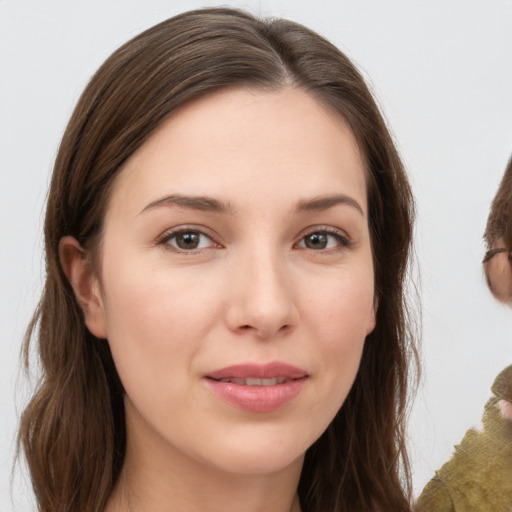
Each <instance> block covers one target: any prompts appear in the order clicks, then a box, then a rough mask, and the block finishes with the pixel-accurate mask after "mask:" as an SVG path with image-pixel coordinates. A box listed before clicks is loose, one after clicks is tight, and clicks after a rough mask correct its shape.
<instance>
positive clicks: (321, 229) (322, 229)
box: [295, 225, 354, 253]
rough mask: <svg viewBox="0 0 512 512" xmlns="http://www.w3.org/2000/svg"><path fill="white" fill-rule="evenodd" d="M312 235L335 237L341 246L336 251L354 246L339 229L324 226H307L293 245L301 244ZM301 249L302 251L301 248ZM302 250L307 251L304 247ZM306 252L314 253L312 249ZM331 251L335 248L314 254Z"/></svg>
mask: <svg viewBox="0 0 512 512" xmlns="http://www.w3.org/2000/svg"><path fill="white" fill-rule="evenodd" d="M314 233H322V234H327V235H332V236H334V237H336V238H337V239H338V241H339V243H340V246H341V247H340V248H338V249H347V248H350V247H352V246H353V245H354V241H353V240H352V239H351V238H350V236H349V235H348V234H347V232H346V231H344V230H342V229H339V228H335V227H333V226H325V225H316V226H309V227H308V228H306V229H304V230H303V231H302V232H301V233H300V234H299V236H298V239H297V242H296V243H295V245H298V244H299V243H300V242H302V241H303V240H304V238H306V237H307V236H309V235H312V234H314ZM301 249H303V248H302V247H301ZM304 249H308V248H307V247H306V248H304ZM308 250H312V251H314V249H308ZM333 250H336V248H334V249H333V248H331V249H319V250H317V251H315V252H319V253H321V252H324V253H325V252H329V251H333Z"/></svg>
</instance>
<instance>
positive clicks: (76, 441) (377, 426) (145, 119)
mask: <svg viewBox="0 0 512 512" xmlns="http://www.w3.org/2000/svg"><path fill="white" fill-rule="evenodd" d="M285 86H292V87H297V88H300V89H302V90H304V91H306V92H307V93H309V94H311V95H312V96H313V97H315V98H316V99H317V100H318V101H319V102H321V103H322V104H324V105H326V106H328V108H330V109H332V110H333V111H335V112H337V113H338V114H339V115H340V116H341V117H342V118H343V119H344V120H345V121H346V122H347V123H348V124H349V126H350V127H351V129H352V131H353V132H354V134H355V136H356V138H357V140H358V143H359V146H360V148H361V151H362V154H363V155H364V156H365V160H366V166H367V187H368V209H369V223H370V234H371V240H372V247H373V252H374V267H375V283H376V285H375V286H376V290H375V293H376V299H377V300H378V310H377V323H376V328H375V330H374V331H373V332H372V334H370V335H369V336H368V337H367V340H366V343H365V347H364V351H363V356H362V361H361V366H360V370H359V373H358V375H357V378H356V381H355V383H354V385H353V388H352V390H351V391H350V394H349V396H348V398H347V400H346V402H345V403H344V405H343V407H342V408H341V410H340V411H339V413H338V414H337V416H336V417H335V419H334V420H333V422H332V423H331V425H330V426H329V427H328V429H327V430H326V432H325V433H324V434H323V435H322V436H321V437H320V439H318V440H317V441H316V442H315V444H314V445H313V446H312V447H311V448H310V449H309V450H308V451H307V454H306V458H305V463H304V467H303V471H302V475H301V479H300V483H299V489H298V492H299V497H300V501H301V505H302V509H303V511H304V512H341V511H346V510H351V511H363V510H364V511H377V510H382V511H390V510H392V511H394V512H399V511H405V510H409V508H410V505H409V503H410V473H409V466H408V460H407V452H406V446H405V437H404V436H405V432H404V429H405V425H404V415H405V411H406V405H407V387H408V380H409V376H410V373H409V372H408V369H409V363H410V362H411V361H414V362H415V363H417V358H416V351H415V348H414V343H413V336H412V335H411V329H410V325H411V323H410V322H409V321H408V310H407V302H406V300H405V295H404V283H405V281H404V280H405V277H406V273H407V269H408V261H409V260H408V259H409V254H410V242H411V232H412V220H413V199H412V195H411V191H410V187H409V183H408V181H407V178H406V175H405V172H404V169H403V165H402V163H401V161H400V158H399V155H398V153H397V151H396V148H395V146H394V144H393V141H392V138H391V136H390V134H389V132H388V130H387V128H386V125H385V122H384V120H383V119H382V116H381V114H380V112H379V110H378V108H377V106H376V104H375V101H374V99H373V98H372V95H371V93H370V92H369V90H368V88H367V86H366V85H365V83H364V80H363V78H362V77H361V75H360V74H359V72H358V71H357V70H356V69H355V67H354V65H353V64H352V63H351V62H350V61H349V60H348V58H347V57H346V56H345V55H343V54H342V53H341V52H340V51H339V50H338V49H337V48H335V47H334V46H333V45H332V44H330V43H329V42H328V41H326V40H325V39H323V38H322V37H320V36H319V35H317V34H316V33H314V32H312V31H311V30H308V29H307V28H305V27H303V26H301V25H298V24H296V23H293V22H290V21H286V20H282V19H269V20H262V19H257V18H254V17H253V16H251V15H249V14H247V13H245V12H242V11H238V10H233V9H223V8H217V9H203V10H198V11H191V12H188V13H184V14H181V15H178V16H176V17H174V18H171V19H169V20H167V21H164V22H163V23H160V24H159V25H156V26H154V27H152V28H151V29H149V30H147V31H145V32H144V33H142V34H140V35H139V36H137V37H135V38H134V39H133V40H131V41H129V42H128V43H126V44H125V45H124V46H122V47H121V48H119V49H118V50H117V51H116V52H115V53H114V54H113V55H112V56H110V57H109V58H108V59H107V61H106V62H105V63H104V64H103V65H102V66H101V68H100V69H99V70H98V71H97V72H96V74H95V75H94V76H93V78H92V79H91V81H90V83H89V84H88V86H87V87H86V89H85V91H84V93H83V94H82V96H81V98H80V100H79V102H78V104H77V106H76V108H75V111H74V113H73V115H72V117H71V119H70V121H69V124H68V126H67V128H66V131H65V133H64V136H63V139H62V143H61V145H60V148H59V152H58V155H57V159H56V162H55V167H54V171H53V177H52V182H51V188H50V193H49V198H48V205H47V211H46V220H45V228H44V235H45V250H46V283H45V287H44V291H43V295H42V298H41V302H40V304H39V306H38V308H37V310H36V312H35V314H34V317H33V320H32V322H31V324H30V326H29V328H28V331H27V335H26V339H25V345H24V349H25V362H26V364H27V365H28V353H29V345H30V342H31V340H32V339H34V341H36V340H37V343H38V349H39V355H40V362H41V369H42V376H41V380H40V383H39V386H38V389H37V390H36V392H35V394H34V396H33V398H32V400H31V401H30V403H29V404H28V406H27V408H26V409H25V411H24V413H23V416H22V420H21V426H20V431H19V439H20V444H21V446H22V448H23V450H24V453H25V456H26V458H27V461H28V465H29V469H30V473H31V478H32V484H33V488H34V491H35V494H36V499H37V503H38V505H39V510H40V511H41V512H69V511H70V510H73V511H74V512H90V511H91V510H95V511H101V510H103V509H104V507H105V504H106V501H107V498H108V496H109V494H110V493H111V491H112V488H113V486H114V484H115V482H116V480H117V478H118V477H119V474H120V471H121V468H122V465H123V458H124V454H125V446H126V432H125V418H124V405H123V388H122V385H121V382H120V380H119V377H118V375H117V372H116V369H115V366H114V363H113V361H112V357H111V354H110V350H109V348H108V343H106V342H105V340H99V339H97V338H95V337H94V336H93V335H92V334H91V333H90V332H89V331H88V330H87V329H86V327H85V324H84V319H83V314H82V311H81V308H80V306H79V304H78V303H77V301H76V299H75V297H74V294H73V292H72V289H71V287H70V285H69V283H68V281H67V279H66V277H65V276H64V273H63V271H62V268H61V266H60V263H59V253H58V244H59V240H60V239H61V238H62V237H63V236H66V235H72V236H74V237H75V238H76V239H77V240H78V241H79V242H80V243H81V244H82V246H83V247H85V248H86V249H87V250H88V251H92V252H93V253H94V250H95V249H97V247H98V241H99V239H100V238H101V230H102V221H103V218H104V216H105V211H106V207H107V202H108V198H109V194H110V190H111V188H112V184H113V181H114V179H115V177H116V175H117V173H118V172H119V170H120V169H122V166H123V163H124V162H126V160H127V159H128V158H129V157H130V155H132V154H133V153H134V151H136V150H137V148H139V147H140V146H141V145H142V144H143V142H144V141H145V140H147V138H148V137H149V136H150V135H151V134H152V133H153V131H154V130H155V129H156V128H157V127H158V126H159V125H160V124H161V123H162V121H163V120H165V119H166V118H168V117H169V116H170V115H172V113H173V112H174V111H176V109H177V108H178V107H180V106H182V105H184V104H185V103H186V102H188V101H191V100H193V99H195V98H198V97H199V96H201V95H204V94H208V93H210V92H212V91H215V90H218V89H221V88H226V87H253V88H254V87H256V88H267V89H268V88H270V89H280V88H283V87H285Z"/></svg>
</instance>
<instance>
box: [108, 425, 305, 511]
mask: <svg viewBox="0 0 512 512" xmlns="http://www.w3.org/2000/svg"><path fill="white" fill-rule="evenodd" d="M134 437H135V436H131V435H130V429H128V439H127V440H128V443H127V451H126V457H125V462H124V465H123V470H122V472H121V475H120V478H119V480H118V482H117V483H116V486H115V488H114V491H113V493H112V495H111V497H110V499H109V502H108V504H107V507H106V510H105V512H149V511H151V512H172V511H177V510H179V511H180V512H197V511H198V510H200V511H201V512H300V505H299V501H298V498H297V495H296V493H297V486H298V482H299V478H300V472H301V469H302V462H303V459H302V458H300V459H298V460H296V461H293V462H292V463H291V464H290V465H288V466H287V467H285V468H282V469H280V470H278V471H274V472H272V473H251V474H238V473H234V472H228V471H225V470H223V469H219V468H217V467H214V466H212V465H209V464H206V463H203V462H202V461H198V460H196V459H194V458H192V457H189V456H187V455H186V454H184V453H182V452H180V451H179V450H177V449H175V448H174V447H172V446H169V445H166V446H163V445H162V443H158V442H156V443H154V444H153V443H151V442H149V443H148V437H144V443H138V442H137V439H135V438H134Z"/></svg>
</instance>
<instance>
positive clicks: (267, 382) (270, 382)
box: [220, 377, 288, 386]
mask: <svg viewBox="0 0 512 512" xmlns="http://www.w3.org/2000/svg"><path fill="white" fill-rule="evenodd" d="M287 380H288V379H287V378H286V377H273V378H271V379H258V378H255V377H248V378H247V379H221V380H220V382H231V383H233V384H239V385H240V386H276V385H277V384H283V383H284V382H286V381H287Z"/></svg>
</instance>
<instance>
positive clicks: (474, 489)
mask: <svg viewBox="0 0 512 512" xmlns="http://www.w3.org/2000/svg"><path fill="white" fill-rule="evenodd" d="M511 216H512V158H511V159H510V160H509V163H508V165H507V169H506V170H505V174H504V176H503V179H502V180H501V184H500V186H499V188H498V192H497V193H496V197H495V198H494V200H493V202H492V205H491V211H490V213H489V218H488V219H487V227H486V229H485V233H484V239H485V242H486V244H487V252H486V254H485V257H484V260H483V264H484V270H485V276H486V278H487V284H488V286H489V289H490V291H491V293H492V294H493V296H494V297H495V298H496V299H497V300H499V301H500V302H502V303H504V304H508V305H510V304H512V265H511V254H512V252H511V251H512V226H511V225H510V219H511ZM492 392H493V396H492V398H491V399H490V400H489V401H488V402H487V404H486V405H485V411H484V415H483V425H484V428H483V429H482V430H481V431H477V430H475V429H470V430H469V431H468V432H467V433H466V435H465V437H464V439H463V440H462V442H461V443H460V445H458V446H456V447H455V454H454V455H453V457H452V459H451V460H449V461H448V462H447V463H446V464H445V465H444V466H443V467H442V468H441V469H440V470H439V471H437V472H436V476H435V477H434V478H432V480H431V481H430V482H429V483H428V484H427V486H426V487H425V489H424V490H423V492H422V494H421V496H420V498H419V500H418V504H417V510H418V511H432V512H445V511H446V512H450V511H458V512H464V511H471V510H489V511H493V512H495V511H496V512H498V511H506V510H510V509H511V507H512V480H511V475H512V366H508V367H507V368H505V369H504V370H503V371H502V372H501V373H500V374H499V375H498V377H496V380H495V382H494V384H493V386H492Z"/></svg>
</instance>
